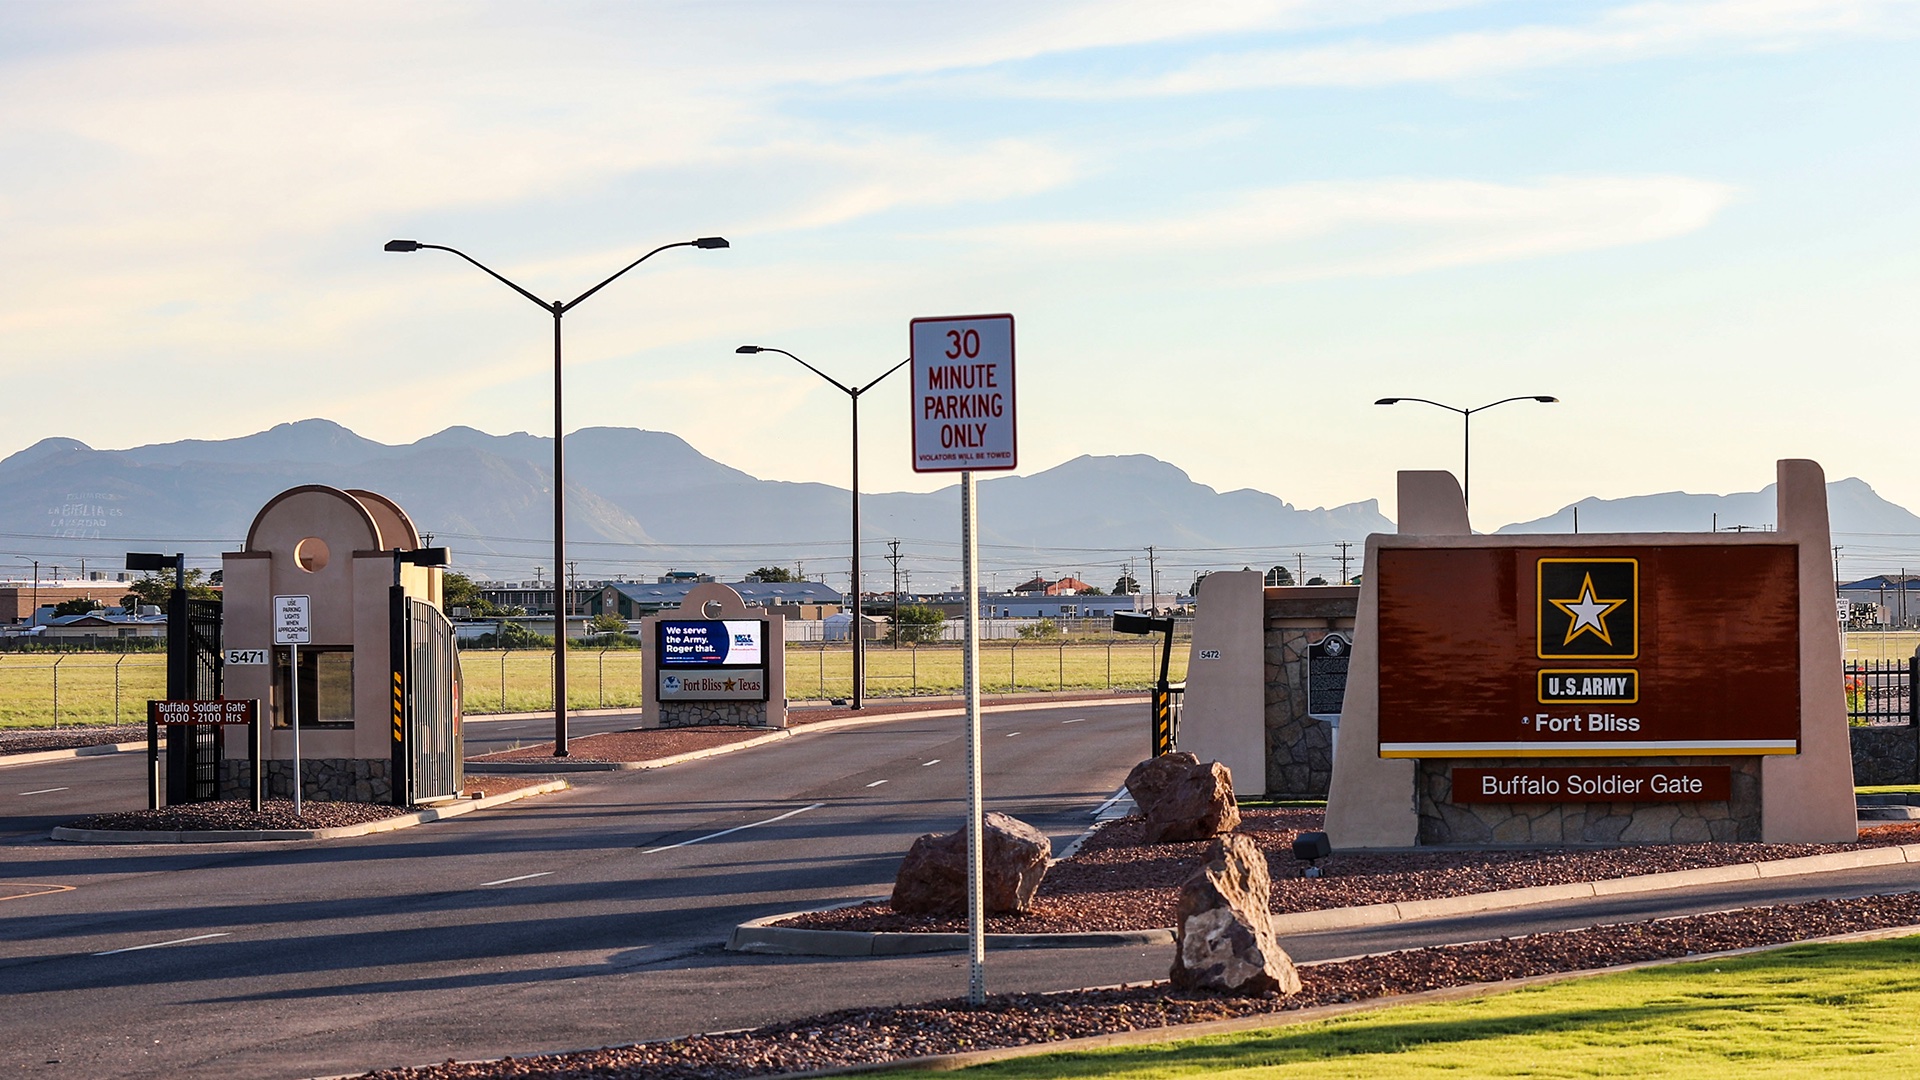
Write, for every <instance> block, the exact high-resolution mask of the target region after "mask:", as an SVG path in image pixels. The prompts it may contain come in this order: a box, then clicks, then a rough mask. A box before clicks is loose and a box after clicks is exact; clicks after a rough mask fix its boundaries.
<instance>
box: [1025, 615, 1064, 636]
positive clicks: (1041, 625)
mask: <svg viewBox="0 0 1920 1080" xmlns="http://www.w3.org/2000/svg"><path fill="white" fill-rule="evenodd" d="M1020 636H1021V637H1022V638H1024V639H1026V640H1027V641H1051V640H1053V639H1054V638H1057V637H1059V636H1060V624H1059V623H1057V622H1054V621H1053V620H1052V619H1046V618H1041V619H1035V620H1034V621H1033V625H1031V626H1023V627H1021V628H1020Z"/></svg>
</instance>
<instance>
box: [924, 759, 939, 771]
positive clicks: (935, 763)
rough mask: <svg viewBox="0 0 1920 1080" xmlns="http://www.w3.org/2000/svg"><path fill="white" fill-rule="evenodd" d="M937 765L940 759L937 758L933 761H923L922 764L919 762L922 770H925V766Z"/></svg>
mask: <svg viewBox="0 0 1920 1080" xmlns="http://www.w3.org/2000/svg"><path fill="white" fill-rule="evenodd" d="M938 764H940V759H939V758H934V759H933V760H932V761H923V762H921V763H920V767H921V768H923V769H924V768H926V767H927V766H929V765H938Z"/></svg>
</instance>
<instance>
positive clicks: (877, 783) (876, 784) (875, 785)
mask: <svg viewBox="0 0 1920 1080" xmlns="http://www.w3.org/2000/svg"><path fill="white" fill-rule="evenodd" d="M884 783H886V781H885V780H875V781H874V782H873V783H871V784H868V785H867V786H868V787H879V786H880V785H881V784H884Z"/></svg>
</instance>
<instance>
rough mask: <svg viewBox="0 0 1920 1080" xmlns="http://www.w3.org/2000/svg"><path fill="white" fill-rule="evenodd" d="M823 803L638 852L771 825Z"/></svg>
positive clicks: (672, 846)
mask: <svg viewBox="0 0 1920 1080" xmlns="http://www.w3.org/2000/svg"><path fill="white" fill-rule="evenodd" d="M825 805H827V804H826V803H823V802H817V803H814V804H813V805H812V806H803V807H801V808H800V809H798V810H789V811H787V812H786V813H784V814H778V815H775V816H774V817H770V818H768V819H766V820H765V821H749V822H748V823H746V824H745V825H735V826H734V827H733V828H731V829H721V830H720V831H719V832H717V833H708V834H707V835H705V836H696V837H694V838H693V839H691V840H682V841H680V842H679V843H677V844H668V845H667V846H665V847H651V848H647V849H646V850H644V851H642V852H640V854H642V855H651V854H653V853H654V852H656V851H672V850H673V849H674V848H683V847H686V846H687V845H688V844H698V843H700V842H701V841H703V840H718V839H719V838H720V837H722V836H729V835H731V834H733V833H737V832H739V831H740V830H742V829H751V828H755V827H756V826H760V825H771V824H773V823H774V822H776V821H785V820H787V819H788V818H790V817H793V816H794V815H795V814H804V813H806V812H807V811H809V810H818V809H820V808H821V807H823V806H825Z"/></svg>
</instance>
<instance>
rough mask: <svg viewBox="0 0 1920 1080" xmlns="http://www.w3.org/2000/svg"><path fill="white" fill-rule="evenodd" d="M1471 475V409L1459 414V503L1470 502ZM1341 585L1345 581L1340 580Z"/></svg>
mask: <svg viewBox="0 0 1920 1080" xmlns="http://www.w3.org/2000/svg"><path fill="white" fill-rule="evenodd" d="M1472 477H1473V410H1472V409H1468V410H1467V411H1466V412H1463V413H1461V414H1460V505H1462V506H1466V505H1468V504H1470V503H1471V502H1472V499H1471V498H1470V497H1469V496H1470V495H1471V493H1472V490H1473V488H1472V482H1473V481H1472ZM1341 584H1342V585H1344V584H1346V582H1344V581H1343V582H1341Z"/></svg>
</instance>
